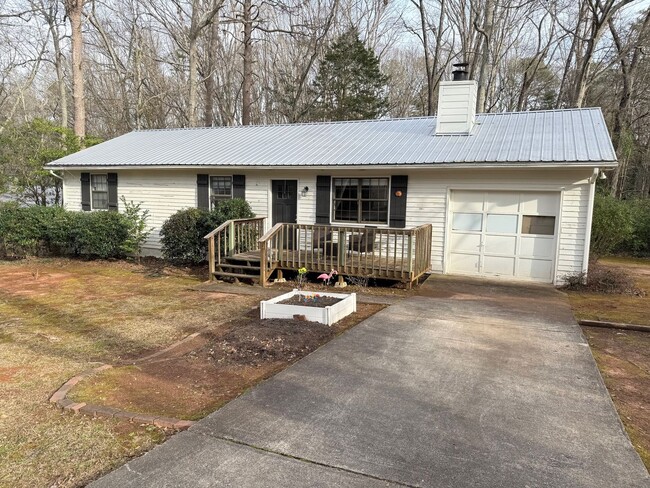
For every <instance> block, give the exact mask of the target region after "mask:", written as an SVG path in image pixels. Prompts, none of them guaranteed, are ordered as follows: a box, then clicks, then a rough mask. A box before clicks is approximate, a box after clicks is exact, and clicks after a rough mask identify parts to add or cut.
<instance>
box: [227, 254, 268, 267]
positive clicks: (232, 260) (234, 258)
mask: <svg viewBox="0 0 650 488" xmlns="http://www.w3.org/2000/svg"><path fill="white" fill-rule="evenodd" d="M260 262H261V259H259V258H254V257H250V258H249V257H238V256H229V257H227V258H226V264H239V263H246V264H247V265H251V264H260Z"/></svg>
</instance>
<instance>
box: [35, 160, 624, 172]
mask: <svg viewBox="0 0 650 488" xmlns="http://www.w3.org/2000/svg"><path fill="white" fill-rule="evenodd" d="M596 164H597V165H598V166H599V167H600V168H615V167H616V166H617V164H618V162H616V161H586V162H580V163H568V162H562V163H535V164H513V163H490V164H477V163H421V164H381V163H373V164H361V165H359V164H356V165H352V164H323V165H318V166H314V165H309V166H307V165H298V164H294V165H291V164H285V165H280V164H273V165H270V164H247V165H244V166H241V165H240V166H236V165H232V166H231V165H225V164H213V165H210V164H204V165H184V164H176V165H171V164H169V165H153V164H142V165H132V164H129V165H127V164H124V165H113V166H101V165H90V166H50V167H48V169H51V170H60V171H67V170H69V171H82V170H89V169H91V170H95V169H98V170H99V169H101V170H111V171H113V170H124V169H129V170H134V169H191V170H201V169H214V168H227V169H233V170H246V169H258V170H271V169H289V170H330V169H333V168H336V169H351V170H360V169H365V170H375V169H378V168H381V169H396V170H400V169H436V168H441V169H482V168H485V169H497V168H500V169H529V168H534V169H543V168H552V169H570V168H594V165H596Z"/></svg>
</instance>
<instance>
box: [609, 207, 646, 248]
mask: <svg viewBox="0 0 650 488" xmlns="http://www.w3.org/2000/svg"><path fill="white" fill-rule="evenodd" d="M625 204H626V205H627V206H628V207H629V209H630V214H631V220H632V228H633V230H632V235H631V236H630V237H629V238H628V239H626V240H625V241H624V242H623V243H622V244H621V245H620V246H619V248H618V249H616V250H617V251H619V252H625V253H632V254H637V255H648V254H650V200H640V199H639V200H629V201H626V202H625Z"/></svg>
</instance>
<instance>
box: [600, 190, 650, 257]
mask: <svg viewBox="0 0 650 488" xmlns="http://www.w3.org/2000/svg"><path fill="white" fill-rule="evenodd" d="M591 251H592V254H593V255H594V256H595V257H596V258H597V257H598V256H602V255H605V254H613V253H622V254H636V255H647V254H648V253H650V200H640V199H639V200H617V199H616V198H614V197H612V196H610V195H605V194H600V193H597V194H596V196H595V200H594V217H593V224H592V227H591Z"/></svg>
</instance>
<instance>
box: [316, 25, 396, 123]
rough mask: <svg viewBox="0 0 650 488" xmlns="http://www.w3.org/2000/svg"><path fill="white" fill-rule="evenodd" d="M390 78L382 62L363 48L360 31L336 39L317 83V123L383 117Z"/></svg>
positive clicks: (348, 32) (319, 73)
mask: <svg viewBox="0 0 650 488" xmlns="http://www.w3.org/2000/svg"><path fill="white" fill-rule="evenodd" d="M387 82H388V77H387V76H386V75H384V74H382V72H381V71H380V70H379V59H378V58H377V56H375V53H374V52H373V51H372V50H371V49H368V48H366V47H365V46H364V44H363V42H362V41H361V40H360V39H359V32H358V31H357V29H351V30H349V31H347V32H345V33H344V34H343V35H341V36H340V37H339V38H337V39H336V40H335V41H334V43H333V44H332V45H331V46H330V48H329V49H328V50H327V52H326V53H325V56H324V58H323V60H322V61H321V63H320V66H319V69H318V74H317V75H316V79H315V82H314V89H315V91H316V92H317V94H318V98H317V101H316V104H315V109H314V111H313V117H312V118H314V119H317V120H362V119H374V118H378V117H381V116H382V115H384V114H385V113H386V110H387V108H388V98H387V96H386V93H385V92H386V83H387Z"/></svg>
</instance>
